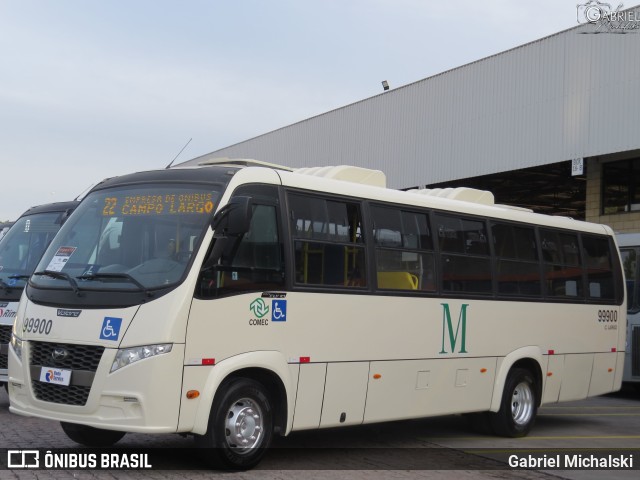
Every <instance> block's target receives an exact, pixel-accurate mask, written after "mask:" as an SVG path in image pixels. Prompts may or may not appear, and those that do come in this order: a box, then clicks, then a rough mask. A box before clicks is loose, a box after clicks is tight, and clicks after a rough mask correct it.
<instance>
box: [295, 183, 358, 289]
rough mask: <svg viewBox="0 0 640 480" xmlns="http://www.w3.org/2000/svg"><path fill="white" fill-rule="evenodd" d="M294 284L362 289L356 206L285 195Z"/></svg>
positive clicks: (299, 195) (355, 204)
mask: <svg viewBox="0 0 640 480" xmlns="http://www.w3.org/2000/svg"><path fill="white" fill-rule="evenodd" d="M289 206H290V209H291V231H292V234H293V237H294V238H293V243H294V249H295V259H294V262H295V264H294V267H295V272H296V276H295V282H296V283H297V284H301V285H318V286H332V287H364V286H366V262H365V251H364V238H363V231H362V216H361V213H360V205H359V203H356V202H349V201H335V200H329V199H324V198H318V197H317V196H310V195H303V194H298V193H289Z"/></svg>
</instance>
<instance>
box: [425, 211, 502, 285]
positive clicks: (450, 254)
mask: <svg viewBox="0 0 640 480" xmlns="http://www.w3.org/2000/svg"><path fill="white" fill-rule="evenodd" d="M433 218H434V222H435V230H436V233H437V235H438V242H439V244H440V252H441V270H442V272H441V273H442V289H443V291H445V292H452V293H453V292H467V293H478V294H491V293H492V271H491V260H490V257H489V244H488V241H487V232H486V227H485V223H484V222H483V221H480V220H475V219H470V218H463V217H456V216H452V215H443V214H435V215H434V216H433Z"/></svg>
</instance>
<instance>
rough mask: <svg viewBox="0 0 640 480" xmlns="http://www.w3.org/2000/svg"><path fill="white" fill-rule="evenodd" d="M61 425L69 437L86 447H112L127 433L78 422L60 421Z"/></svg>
mask: <svg viewBox="0 0 640 480" xmlns="http://www.w3.org/2000/svg"><path fill="white" fill-rule="evenodd" d="M60 426H61V427H62V430H64V433H66V434H67V437H69V438H70V439H71V440H73V441H74V442H76V443H79V444H80V445H84V446H86V447H110V446H111V445H113V444H114V443H116V442H117V441H118V440H120V439H121V438H122V437H124V436H125V434H126V432H117V431H115V430H105V429H102V428H95V427H89V426H88V425H78V424H76V423H67V422H60Z"/></svg>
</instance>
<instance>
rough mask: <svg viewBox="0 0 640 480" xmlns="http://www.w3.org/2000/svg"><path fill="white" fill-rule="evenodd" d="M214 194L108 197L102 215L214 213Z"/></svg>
mask: <svg viewBox="0 0 640 480" xmlns="http://www.w3.org/2000/svg"><path fill="white" fill-rule="evenodd" d="M213 206H214V205H213V193H211V192H206V193H171V194H164V195H161V194H158V195H127V196H124V197H106V198H105V199H104V206H103V208H102V215H103V216H105V217H110V216H114V215H122V216H132V215H176V214H182V213H202V214H210V213H211V212H213Z"/></svg>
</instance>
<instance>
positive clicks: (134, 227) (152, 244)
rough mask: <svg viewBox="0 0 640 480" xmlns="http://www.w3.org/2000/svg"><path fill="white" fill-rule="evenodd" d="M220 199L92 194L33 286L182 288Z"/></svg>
mask: <svg viewBox="0 0 640 480" xmlns="http://www.w3.org/2000/svg"><path fill="white" fill-rule="evenodd" d="M217 200H218V193H216V192H213V191H211V190H210V189H207V188H206V187H203V186H199V185H194V186H185V185H179V186H178V185H153V186H127V187H118V188H113V189H109V190H101V191H96V192H94V193H92V194H90V195H89V196H88V197H87V198H86V199H85V200H84V201H83V202H82V203H81V204H80V206H79V207H78V209H77V210H76V212H75V213H74V215H72V216H71V217H70V219H69V220H68V221H67V222H66V223H65V225H64V227H63V228H62V229H61V230H60V234H59V235H58V236H57V237H56V238H55V240H54V241H53V242H52V244H51V246H50V248H49V249H48V250H47V251H46V253H45V254H44V256H43V257H42V260H41V261H40V263H39V265H38V267H37V268H36V272H35V275H34V277H33V279H32V282H33V285H34V286H36V287H43V288H48V287H50V288H54V287H55V288H61V287H62V288H73V289H79V290H101V291H102V290H119V291H123V290H124V291H127V290H149V289H154V288H166V287H168V286H171V285H174V284H177V283H178V282H179V281H180V280H181V279H182V277H183V274H184V272H185V270H186V268H187V265H188V264H189V263H190V259H191V257H192V255H193V254H194V252H196V251H197V248H198V246H199V245H200V242H201V241H202V237H203V235H204V233H205V231H206V227H207V226H208V225H209V224H210V222H211V218H212V216H213V211H214V206H215V205H216V202H217Z"/></svg>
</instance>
